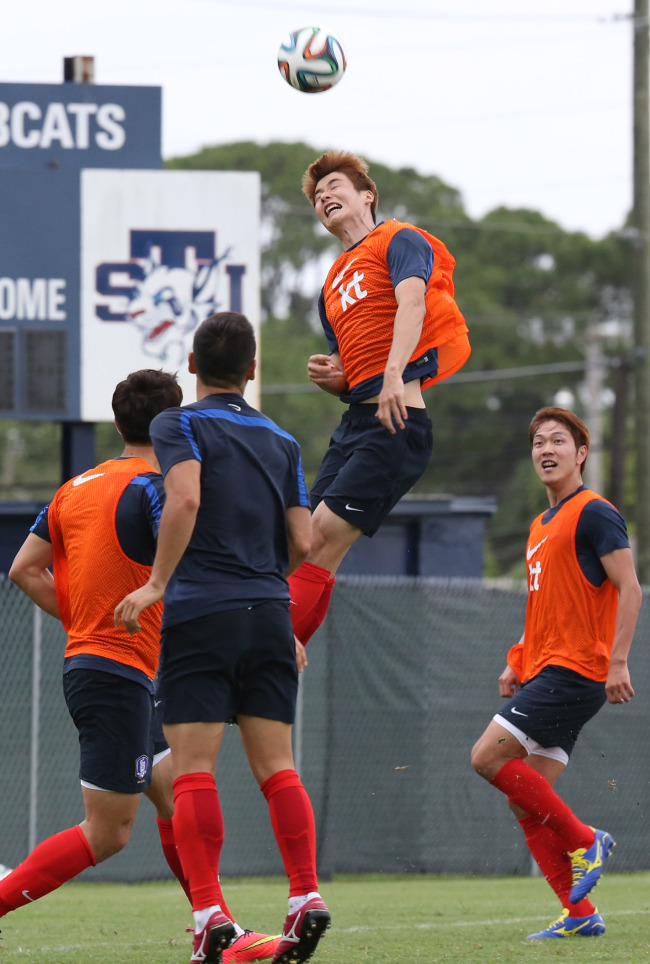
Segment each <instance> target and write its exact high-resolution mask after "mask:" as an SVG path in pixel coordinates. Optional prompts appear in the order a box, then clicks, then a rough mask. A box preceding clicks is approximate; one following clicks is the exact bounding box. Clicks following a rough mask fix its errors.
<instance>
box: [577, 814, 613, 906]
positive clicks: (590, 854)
mask: <svg viewBox="0 0 650 964" xmlns="http://www.w3.org/2000/svg"><path fill="white" fill-rule="evenodd" d="M615 846H616V841H615V840H614V838H613V837H612V836H610V834H608V833H606V832H605V831H604V830H596V839H595V840H594V842H593V843H592V845H591V847H588V848H586V849H585V848H584V847H581V848H580V849H579V850H574V851H571V852H569V854H568V856H569V858H570V860H571V869H572V873H573V887H572V888H571V894H570V895H569V900H570V901H571V903H572V904H577V903H579V902H580V901H581V900H582V898H583V897H586V896H587V894H588V893H589V891H590V890H592V889H593V888H594V887H595V886H596V884H597V883H598V881H599V879H600V875H601V874H602V872H603V870H604V868H605V861H606V860H607V858H608V857H609V855H610V853H611V852H612V850H613V849H614V847H615Z"/></svg>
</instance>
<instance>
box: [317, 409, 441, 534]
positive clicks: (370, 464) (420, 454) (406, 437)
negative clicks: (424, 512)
mask: <svg viewBox="0 0 650 964" xmlns="http://www.w3.org/2000/svg"><path fill="white" fill-rule="evenodd" d="M376 411H377V405H376V404H368V405H361V404H358V405H350V407H349V408H348V410H347V411H346V412H345V413H344V415H343V418H342V419H341V423H340V425H339V426H338V427H337V428H336V429H335V431H334V433H333V435H332V438H331V439H330V444H329V448H328V449H327V451H326V453H325V456H324V458H323V461H322V463H321V466H320V468H319V470H318V474H317V476H316V480H315V482H314V484H313V486H312V488H311V493H310V501H311V507H312V510H313V509H315V508H316V506H317V505H318V503H319V502H321V501H322V502H325V505H326V506H327V507H328V509H331V510H332V512H334V514H335V515H337V516H340V518H341V519H345V520H346V522H349V523H350V524H351V525H353V526H356V527H357V528H358V529H361V531H362V532H363V533H364V535H367V536H372V535H374V534H375V532H376V531H377V529H378V528H379V526H380V525H381V523H382V522H383V521H384V519H385V518H386V516H387V515H388V513H389V512H390V510H391V509H392V508H393V506H395V505H396V504H397V503H398V502H399V500H400V499H401V498H402V496H403V495H405V494H406V493H407V492H408V491H409V490H410V489H411V488H413V486H414V485H415V483H416V482H417V481H418V479H420V478H421V477H422V475H423V473H424V471H425V469H426V468H427V466H428V464H429V462H430V461H431V454H432V452H433V430H432V426H431V419H430V418H429V416H428V415H427V413H426V410H425V409H423V408H410V407H409V408H408V409H407V411H408V419H407V420H406V421H405V422H404V428H403V429H399V428H398V429H397V431H396V433H395V435H391V433H390V432H389V431H388V429H386V428H384V426H383V425H382V424H381V422H380V421H379V419H378V418H376V416H375V412H376Z"/></svg>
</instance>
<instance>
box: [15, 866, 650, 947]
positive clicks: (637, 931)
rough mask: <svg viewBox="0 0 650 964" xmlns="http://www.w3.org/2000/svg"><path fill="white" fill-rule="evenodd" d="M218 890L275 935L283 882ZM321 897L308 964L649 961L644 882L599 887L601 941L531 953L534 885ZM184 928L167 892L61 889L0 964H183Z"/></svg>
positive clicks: (550, 911) (648, 891) (537, 912)
mask: <svg viewBox="0 0 650 964" xmlns="http://www.w3.org/2000/svg"><path fill="white" fill-rule="evenodd" d="M226 887H227V890H226V896H227V899H228V902H229V904H230V908H231V910H232V911H233V913H235V914H236V915H237V917H238V920H239V922H240V923H241V924H242V925H243V926H245V927H250V928H254V929H256V930H262V931H266V932H268V933H277V931H278V929H279V926H280V925H281V923H282V920H283V917H284V914H285V913H286V900H285V898H286V883H285V882H284V880H280V879H278V878H264V879H257V878H256V879H241V880H228V881H227V882H226ZM321 891H322V894H323V896H324V897H325V899H326V901H327V903H328V906H329V908H330V910H331V912H332V918H333V925H332V929H331V930H330V931H329V932H328V933H327V935H326V936H325V937H324V938H323V940H322V941H321V943H320V945H319V949H318V951H317V952H316V954H315V955H314V958H313V961H314V964H317V962H318V964H328V962H329V964H334V962H336V964H461V962H463V964H465V962H480V964H497V962H498V964H502V962H526V964H538V962H557V961H560V962H561V961H572V962H580V964H581V962H589V964H592V962H599V961H607V962H608V964H636V962H648V961H650V873H638V874H609V875H606V876H605V877H604V879H603V880H602V881H601V883H600V885H599V887H598V890H597V892H596V894H597V901H596V902H597V903H598V906H599V909H600V912H601V913H602V914H603V916H604V918H605V922H606V924H607V933H606V934H605V935H604V936H603V937H599V938H573V939H570V940H566V939H565V940H549V941H537V942H530V941H526V940H525V937H526V934H528V933H530V932H531V931H534V930H538V929H539V928H541V927H543V926H545V925H546V924H548V923H549V922H550V921H551V920H553V919H555V918H556V917H557V916H558V913H559V910H558V908H557V905H556V902H555V900H554V898H553V895H552V894H551V892H550V890H549V889H548V886H547V885H546V883H545V882H544V881H543V880H542V879H541V878H539V877H536V878H531V877H480V878H479V877H432V876H417V875H409V876H389V875H385V876H383V875H374V876H359V877H347V876H337V877H335V878H334V879H333V880H331V881H328V882H323V883H322V886H321ZM191 923H192V921H191V915H190V911H189V905H188V904H187V902H186V900H185V897H184V895H183V894H182V892H181V890H180V888H179V887H178V886H177V885H176V884H175V883H167V882H165V883H148V884H136V885H128V884H97V883H85V884H84V883H70V884H67V885H65V886H64V887H62V888H61V889H60V890H58V891H57V892H55V893H53V894H50V895H49V896H48V897H46V898H44V899H43V900H40V901H38V903H35V904H33V905H31V906H28V907H24V908H20V909H19V910H17V911H14V912H13V913H12V914H9V915H8V916H7V917H5V918H4V919H3V921H2V925H1V926H2V946H1V947H0V964H18V962H20V964H30V962H33V964H134V962H138V961H142V962H143V964H145V962H146V964H187V962H188V961H189V957H190V951H191V943H190V935H189V934H186V933H185V928H186V927H189V926H190V925H191Z"/></svg>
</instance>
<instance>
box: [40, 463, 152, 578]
mask: <svg viewBox="0 0 650 964" xmlns="http://www.w3.org/2000/svg"><path fill="white" fill-rule="evenodd" d="M164 498H165V487H164V484H163V479H162V475H160V474H159V473H158V472H146V473H143V474H142V475H136V476H135V477H134V478H133V479H132V480H131V482H129V484H128V485H127V487H126V489H125V490H124V492H123V493H122V495H121V496H120V501H119V502H118V505H117V512H116V514H115V528H116V531H117V538H118V541H119V543H120V547H121V549H122V551H123V552H124V554H125V555H127V556H128V557H129V559H133V561H134V562H139V563H141V564H142V565H143V566H151V565H153V560H154V556H155V554H156V539H157V538H158V527H159V525H160V513H161V511H162V505H163V502H164ZM29 531H30V532H33V533H34V535H37V536H39V537H40V538H41V539H45V540H46V541H47V542H51V539H50V530H49V526H48V521H47V506H45V508H44V509H43V510H42V511H41V512H40V513H39V515H38V517H37V519H36V521H35V523H34V525H33V526H32V527H31V528H30V530H29Z"/></svg>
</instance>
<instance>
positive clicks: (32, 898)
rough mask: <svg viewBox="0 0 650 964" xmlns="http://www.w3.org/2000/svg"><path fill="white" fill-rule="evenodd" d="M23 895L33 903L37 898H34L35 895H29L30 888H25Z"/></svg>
mask: <svg viewBox="0 0 650 964" xmlns="http://www.w3.org/2000/svg"><path fill="white" fill-rule="evenodd" d="M23 897H24V898H25V900H29V901H31V902H32V903H34V900H35V899H36V898H34V897H30V896H29V891H28V890H24V891H23Z"/></svg>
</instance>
